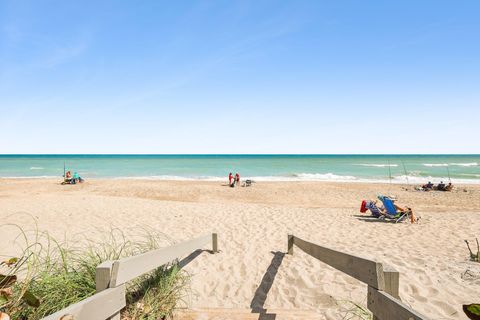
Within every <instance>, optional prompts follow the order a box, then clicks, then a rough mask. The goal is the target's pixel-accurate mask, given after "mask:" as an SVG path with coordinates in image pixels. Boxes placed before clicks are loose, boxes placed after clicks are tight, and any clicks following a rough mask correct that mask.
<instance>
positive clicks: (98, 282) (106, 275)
mask: <svg viewBox="0 0 480 320" xmlns="http://www.w3.org/2000/svg"><path fill="white" fill-rule="evenodd" d="M112 269H113V261H105V262H103V263H101V264H99V265H98V266H97V268H96V269H95V287H96V289H97V293H98V292H101V291H103V290H105V289H108V288H110V285H111V284H112V283H111V280H112ZM107 320H120V311H119V312H117V313H115V314H114V315H113V316H111V317H110V318H108V319H107Z"/></svg>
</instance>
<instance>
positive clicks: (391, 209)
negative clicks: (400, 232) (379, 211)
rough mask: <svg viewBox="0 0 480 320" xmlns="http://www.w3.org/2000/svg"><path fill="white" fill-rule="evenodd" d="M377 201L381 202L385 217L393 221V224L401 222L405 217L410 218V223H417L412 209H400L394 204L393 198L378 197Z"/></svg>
mask: <svg viewBox="0 0 480 320" xmlns="http://www.w3.org/2000/svg"><path fill="white" fill-rule="evenodd" d="M378 199H379V200H380V201H382V203H383V206H384V207H385V217H386V218H389V219H395V222H399V221H402V220H403V219H405V218H406V217H410V222H411V223H414V222H416V221H418V219H417V218H416V217H415V214H414V213H413V209H412V208H409V207H405V208H402V207H400V206H399V205H397V204H396V203H395V201H396V200H397V199H396V198H395V197H386V196H382V195H379V196H378Z"/></svg>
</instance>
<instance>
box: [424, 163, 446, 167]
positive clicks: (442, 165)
mask: <svg viewBox="0 0 480 320" xmlns="http://www.w3.org/2000/svg"><path fill="white" fill-rule="evenodd" d="M423 165H424V166H425V167H448V163H424V164H423Z"/></svg>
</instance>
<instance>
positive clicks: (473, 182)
mask: <svg viewBox="0 0 480 320" xmlns="http://www.w3.org/2000/svg"><path fill="white" fill-rule="evenodd" d="M82 178H84V179H85V180H86V181H87V182H88V181H103V180H107V181H130V180H133V181H165V182H179V181H187V182H188V181H189V182H226V181H227V180H228V179H227V177H225V178H220V177H209V178H190V177H180V176H178V177H177V176H138V177H86V178H85V177H82ZM28 179H33V180H35V181H38V180H58V181H60V182H61V181H62V177H58V176H26V177H0V181H2V180H3V181H8V180H19V181H24V180H28ZM245 180H252V181H255V182H261V183H298V182H318V183H326V182H328V183H352V184H363V183H365V184H389V185H390V184H391V185H403V186H411V187H414V186H420V185H423V184H425V183H427V182H428V181H432V182H433V183H434V184H438V182H440V181H443V182H445V183H448V182H449V181H450V180H451V181H452V183H453V185H454V186H472V185H473V186H475V185H480V179H455V178H454V179H449V178H448V177H445V178H436V177H426V178H419V177H417V178H416V180H414V181H412V180H410V178H409V182H408V183H407V182H406V181H405V178H403V181H402V180H400V179H398V178H397V179H392V180H391V181H389V180H388V179H383V180H382V179H357V178H354V179H314V178H312V179H308V178H295V177H292V178H290V177H277V176H273V177H268V176H264V177H245V178H242V179H241V182H243V181H245Z"/></svg>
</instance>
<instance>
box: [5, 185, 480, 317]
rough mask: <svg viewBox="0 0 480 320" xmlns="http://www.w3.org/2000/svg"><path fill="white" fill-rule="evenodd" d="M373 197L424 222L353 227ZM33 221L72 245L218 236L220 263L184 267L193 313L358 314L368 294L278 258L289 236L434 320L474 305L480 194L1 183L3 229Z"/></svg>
mask: <svg viewBox="0 0 480 320" xmlns="http://www.w3.org/2000/svg"><path fill="white" fill-rule="evenodd" d="M405 188H407V189H408V190H405ZM464 189H465V191H464ZM377 193H384V194H394V195H396V196H397V197H398V198H399V204H405V205H409V206H411V207H413V208H414V209H415V210H416V212H417V214H418V215H421V217H422V219H421V221H420V223H419V224H413V225H411V224H410V223H406V222H404V223H400V224H391V223H385V222H378V221H376V220H371V219H363V218H362V217H359V216H358V215H360V213H359V206H360V201H361V200H362V199H373V198H375V196H376V194H377ZM32 217H34V218H35V219H36V220H37V222H38V227H39V228H40V229H41V230H48V231H49V232H50V233H51V234H52V235H53V236H55V237H60V238H62V237H67V238H68V239H75V238H76V237H77V236H78V235H82V236H86V237H89V238H91V239H99V238H100V234H101V232H102V230H109V229H110V228H112V227H117V228H121V229H122V230H132V229H135V228H141V227H144V226H149V227H152V228H155V229H156V230H158V231H161V232H163V233H165V234H168V236H169V237H170V238H171V240H172V241H182V240H186V239H190V238H193V237H196V236H199V235H202V234H204V233H209V232H212V231H215V232H218V234H219V247H220V250H221V252H220V253H219V254H215V255H212V254H209V253H206V252H204V253H202V254H201V255H199V256H198V257H197V258H196V259H194V260H193V261H192V262H191V263H190V264H188V265H187V267H186V270H187V271H188V272H190V273H191V274H192V288H191V289H192V290H191V295H190V296H189V297H188V299H187V302H188V304H189V306H191V307H236V308H249V307H250V306H254V307H261V306H263V307H265V308H275V309H288V308H299V309H307V310H317V311H319V313H322V314H324V316H325V318H328V319H342V318H343V316H345V314H346V312H347V310H348V309H350V308H351V307H352V305H351V304H350V303H349V302H347V301H353V302H356V303H359V304H361V305H366V287H365V285H363V284H361V283H360V282H358V281H356V280H355V279H353V278H350V277H349V276H346V275H344V274H342V273H341V272H339V271H336V270H334V269H332V268H330V267H328V266H326V265H325V264H323V263H321V262H319V261H318V260H315V259H314V258H312V257H310V256H308V255H306V254H304V253H302V252H301V251H300V250H299V249H297V250H296V251H295V254H294V255H293V256H288V255H284V254H283V253H284V252H285V250H286V245H287V234H295V235H297V236H299V237H301V238H303V239H305V240H309V241H312V242H314V243H317V244H321V245H325V246H329V247H331V248H334V249H338V250H343V251H345V252H348V253H352V254H356V255H360V256H363V257H366V258H370V259H374V260H377V261H379V262H383V263H385V264H389V265H391V266H393V267H395V268H396V269H397V270H398V271H400V273H401V276H400V297H401V299H402V300H403V301H404V302H405V303H407V304H408V305H410V306H412V307H413V308H414V309H416V310H417V311H419V312H421V313H424V314H425V315H427V316H430V317H431V318H433V319H467V318H466V316H465V315H464V314H463V312H462V311H461V306H462V304H466V303H473V302H477V303H478V302H480V264H479V263H474V262H470V261H469V260H468V251H467V249H466V246H465V243H464V239H470V240H472V241H473V240H474V238H475V237H480V186H462V187H459V188H458V189H457V190H455V191H454V192H451V193H442V192H418V191H413V187H412V186H408V187H405V186H400V185H387V184H361V183H323V182H289V183H280V182H277V183H264V182H262V183H257V184H254V186H253V187H250V188H229V187H227V186H225V185H222V183H218V182H180V181H149V180H90V181H87V182H86V183H84V184H82V185H74V186H71V185H68V186H62V185H60V184H59V183H58V181H53V180H48V179H47V180H44V179H38V180H22V179H19V180H8V179H0V219H1V220H2V222H4V223H6V222H11V223H17V224H19V225H21V226H23V227H25V228H31V227H33V221H32ZM0 232H1V239H2V242H1V243H0V254H1V255H8V254H11V252H10V251H11V248H10V247H9V245H10V242H11V241H12V240H13V238H14V235H15V234H16V233H15V231H14V230H13V228H11V227H3V228H1V229H0ZM167 244H168V241H167V240H165V245H167ZM272 280H273V282H272ZM259 286H260V288H259Z"/></svg>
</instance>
